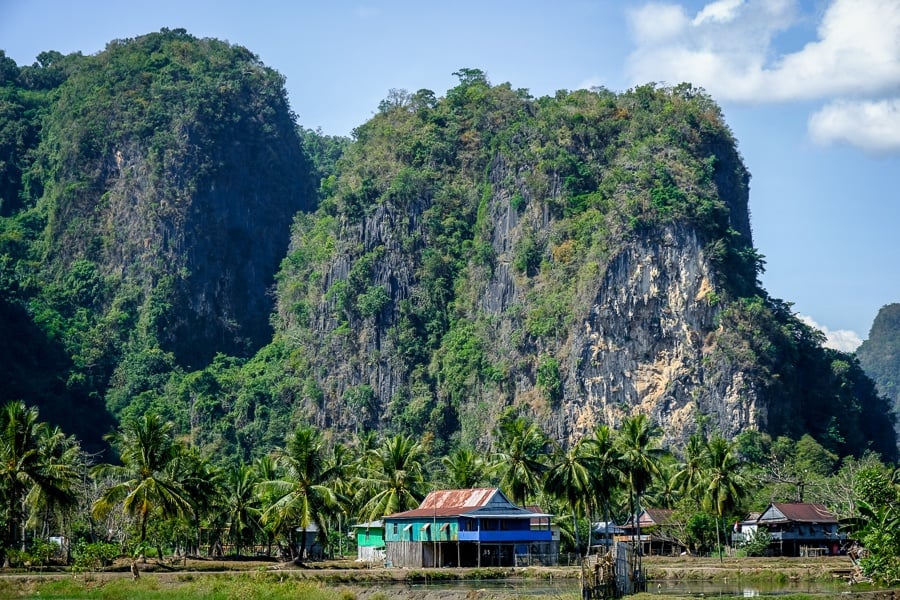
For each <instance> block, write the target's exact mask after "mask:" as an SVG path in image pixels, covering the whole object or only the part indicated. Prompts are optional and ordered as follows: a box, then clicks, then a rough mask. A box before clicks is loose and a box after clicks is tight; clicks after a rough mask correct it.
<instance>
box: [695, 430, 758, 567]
mask: <svg viewBox="0 0 900 600" xmlns="http://www.w3.org/2000/svg"><path fill="white" fill-rule="evenodd" d="M734 449H735V444H734V442H729V441H728V440H726V439H725V438H723V437H722V436H721V435H716V436H714V437H713V438H712V439H711V440H709V442H707V444H706V452H705V453H704V461H703V472H702V476H701V483H700V485H701V489H702V490H703V506H704V508H706V509H707V510H711V511H712V513H713V514H714V515H715V517H716V543H717V544H718V545H719V560H722V543H721V538H720V537H719V521H720V520H721V519H722V517H723V516H724V515H725V514H727V513H729V512H732V511H733V510H734V509H735V508H737V505H738V503H739V502H740V501H741V499H742V498H743V497H744V496H745V495H746V493H747V487H748V484H747V480H746V479H745V478H744V476H743V474H742V473H741V465H740V462H739V461H738V458H737V454H736V453H735V450H734Z"/></svg>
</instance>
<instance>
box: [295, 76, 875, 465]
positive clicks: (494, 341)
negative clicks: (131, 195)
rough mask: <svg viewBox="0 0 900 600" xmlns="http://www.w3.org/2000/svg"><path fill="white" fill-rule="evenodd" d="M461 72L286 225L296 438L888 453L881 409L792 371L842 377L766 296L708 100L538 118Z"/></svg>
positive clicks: (666, 94) (386, 117)
mask: <svg viewBox="0 0 900 600" xmlns="http://www.w3.org/2000/svg"><path fill="white" fill-rule="evenodd" d="M459 75H460V78H461V83H460V85H459V86H458V87H457V88H454V89H452V90H450V91H449V92H448V93H447V96H446V98H436V97H435V96H434V94H432V93H431V92H430V91H428V90H420V91H419V92H417V93H415V94H406V95H403V94H402V93H399V92H398V93H395V94H394V95H393V96H392V97H391V99H390V102H388V101H386V102H385V103H383V104H382V107H381V111H380V113H379V114H378V115H376V116H375V118H373V119H372V120H371V121H370V122H368V123H366V124H365V125H364V126H362V127H360V128H359V129H357V130H356V135H357V139H356V140H355V142H354V143H353V144H352V145H351V146H350V148H349V149H348V151H347V153H346V154H345V155H344V157H343V159H342V160H341V162H340V163H339V165H338V169H337V177H336V178H335V180H334V181H333V183H332V187H331V190H330V191H331V193H330V195H329V197H327V198H326V199H325V200H324V201H323V204H322V207H321V208H320V210H319V212H318V213H317V214H316V215H313V216H310V217H308V218H304V219H301V220H299V221H298V222H297V224H296V227H295V230H294V235H293V241H292V246H291V252H290V253H289V256H288V258H287V259H286V261H285V263H284V265H283V268H282V272H281V274H280V283H279V288H278V298H279V309H278V315H277V337H278V338H279V339H281V340H282V342H283V343H284V344H285V345H286V346H287V348H288V351H289V352H291V355H292V356H293V357H295V358H294V360H297V361H298V364H297V368H296V370H292V372H293V373H295V374H296V376H298V377H300V378H302V380H303V381H304V384H303V389H304V390H305V391H304V392H303V394H302V396H303V398H301V400H302V409H303V413H304V414H305V415H307V418H309V419H310V420H312V421H313V422H315V423H317V424H318V425H320V426H324V427H329V428H332V429H334V430H336V431H343V432H347V431H353V430H359V429H360V428H380V429H388V430H406V431H414V432H419V433H423V434H425V435H427V436H429V437H430V438H432V439H434V440H435V443H436V445H437V447H438V448H439V449H440V448H442V447H444V448H446V447H448V446H449V445H452V444H453V443H455V442H456V441H462V442H464V443H467V444H473V445H475V446H479V445H483V444H485V443H486V440H488V439H489V436H486V435H485V434H486V433H487V432H489V431H490V430H491V429H492V428H493V426H494V424H495V423H496V422H497V419H498V418H500V416H501V415H502V414H504V413H506V412H509V411H514V412H518V413H526V414H529V415H530V416H532V417H533V418H535V419H537V420H538V421H539V422H540V424H541V425H542V426H543V427H544V429H545V430H546V431H547V432H548V433H550V434H551V435H552V436H553V437H555V438H557V439H559V440H561V441H564V442H571V441H573V440H575V439H576V438H578V437H579V436H581V435H583V434H584V433H585V432H587V431H589V430H591V428H593V427H594V426H596V425H598V424H601V423H607V424H611V425H613V426H615V425H617V424H618V423H620V422H621V421H622V419H623V418H624V417H626V416H629V415H633V414H635V413H638V412H641V413H646V414H648V415H650V416H651V417H652V418H653V420H654V421H655V422H656V423H658V424H659V425H661V426H662V428H663V431H664V432H665V433H664V437H665V441H666V443H667V444H670V445H677V444H680V443H681V442H682V441H684V440H685V439H686V437H687V436H689V435H690V434H691V433H693V432H695V431H697V430H698V429H699V428H705V429H706V430H707V431H709V430H717V431H720V432H722V433H723V434H725V435H726V436H729V437H732V436H734V435H736V434H737V433H739V432H740V431H742V430H745V429H748V428H750V429H762V430H765V431H768V432H770V433H773V434H776V435H777V434H782V433H784V434H789V435H794V434H798V433H801V432H805V431H813V432H814V433H815V434H816V435H817V436H818V437H819V438H820V439H825V438H826V437H827V436H828V435H834V436H835V438H834V439H832V440H831V441H828V440H826V441H827V443H829V445H830V446H831V447H836V446H839V445H840V444H841V442H839V441H837V439H838V438H839V437H840V438H841V439H843V440H844V441H845V442H844V443H849V442H847V440H849V439H850V438H853V439H854V440H856V441H857V442H858V441H859V440H861V439H862V440H863V442H862V443H863V445H865V443H866V442H865V441H864V438H865V436H866V435H870V434H871V435H881V433H877V434H876V433H874V432H867V431H866V427H867V426H866V425H865V421H866V418H865V415H867V414H870V413H869V412H867V411H871V410H875V411H877V410H879V408H878V407H877V406H867V405H866V403H865V402H862V403H860V402H856V401H855V400H852V398H851V397H850V396H852V394H850V395H849V396H846V397H840V398H839V399H837V400H834V399H833V398H832V399H829V398H831V396H829V394H831V392H830V391H827V390H829V389H833V388H830V387H829V386H831V385H836V382H835V381H833V380H829V381H827V382H825V383H823V384H822V386H823V388H822V389H815V390H812V389H807V390H805V391H804V389H803V382H804V381H805V380H806V378H807V377H809V372H808V371H803V369H798V370H794V371H792V369H793V368H794V365H795V364H797V363H802V362H804V361H806V362H807V363H808V364H809V365H816V367H815V368H816V369H819V368H821V369H824V370H826V371H828V372H829V374H828V375H827V376H824V375H823V381H824V380H826V379H829V378H831V379H834V378H835V377H839V375H834V373H841V372H842V371H841V370H840V369H838V368H837V367H834V368H832V366H829V365H832V364H834V361H835V360H837V358H839V357H831V356H826V355H825V354H822V352H823V350H822V349H821V346H820V345H819V344H818V342H817V341H816V339H815V336H814V335H813V334H812V333H811V332H810V331H809V330H808V329H807V328H805V326H803V325H802V323H799V321H797V320H796V319H795V318H794V317H793V315H791V314H790V311H789V310H788V309H787V308H786V305H784V304H783V303H781V302H780V301H778V300H774V299H770V298H768V297H767V296H766V294H765V292H764V291H763V290H761V289H760V288H759V286H758V283H757V274H758V273H759V270H760V269H761V265H762V262H761V260H760V257H759V256H758V255H757V254H756V252H755V251H754V250H753V246H752V240H751V233H750V223H749V211H748V208H747V203H748V193H749V187H748V183H749V175H748V174H747V171H746V169H745V168H744V166H743V164H742V162H741V159H740V156H739V154H738V152H737V150H736V144H735V142H734V140H733V138H732V137H731V134H730V131H729V130H728V128H727V126H726V125H725V124H724V122H723V120H722V116H721V113H720V112H719V110H718V108H717V107H716V106H715V104H714V103H713V102H712V101H711V100H710V99H709V98H708V97H707V96H706V95H705V94H703V93H702V92H701V91H698V90H696V89H694V88H691V87H690V86H678V87H676V88H671V89H668V88H667V89H660V88H655V87H653V86H644V87H641V88H636V89H635V90H631V91H629V92H627V93H625V94H621V95H615V94H612V93H610V92H607V91H605V90H597V91H593V92H587V91H578V92H572V93H567V92H560V93H559V94H557V96H556V97H554V98H541V99H537V100H535V99H533V98H531V97H530V96H528V95H527V93H523V91H521V90H515V91H514V90H512V89H511V88H510V87H509V86H508V85H503V86H491V85H490V84H489V83H488V82H487V80H486V79H485V78H484V77H483V74H481V73H480V72H478V71H471V70H464V71H463V72H461V73H460V74H459ZM796 356H799V357H802V358H792V357H796ZM829 361H832V362H829ZM837 362H840V360H837ZM809 368H810V369H812V368H813V367H812V366H810V367H809ZM841 368H843V367H842V366H841ZM798 371H802V372H798ZM832 371H833V373H832ZM832 396H833V394H832ZM853 402H856V404H853ZM851 404H853V405H854V406H856V407H857V408H856V409H855V413H854V415H853V418H852V419H850V420H845V419H840V420H838V419H836V417H837V415H838V414H840V413H841V411H843V410H844V409H845V408H846V406H848V405H851ZM807 405H815V406H816V407H817V408H816V409H815V410H805V409H804V406H807ZM860 405H861V407H860ZM851 421H852V422H851ZM829 427H830V429H829ZM842 428H843V429H842ZM844 429H845V430H846V431H844ZM838 430H841V431H840V433H836V432H837V431H838ZM829 431H830V432H831V434H829V433H828V432H829ZM854 443H856V442H854ZM879 443H880V442H879Z"/></svg>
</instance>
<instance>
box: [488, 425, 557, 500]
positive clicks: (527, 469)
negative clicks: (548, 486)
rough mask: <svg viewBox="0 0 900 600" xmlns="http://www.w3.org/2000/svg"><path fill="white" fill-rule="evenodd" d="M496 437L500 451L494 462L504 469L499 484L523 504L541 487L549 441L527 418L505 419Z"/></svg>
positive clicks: (545, 469) (513, 498)
mask: <svg viewBox="0 0 900 600" xmlns="http://www.w3.org/2000/svg"><path fill="white" fill-rule="evenodd" d="M497 438H498V440H497V441H498V445H499V451H498V452H496V454H495V461H496V464H497V465H498V467H499V468H500V469H501V471H502V476H501V478H500V485H501V486H502V487H503V488H504V489H506V490H507V491H508V492H509V493H510V496H511V497H512V501H513V502H515V503H517V504H520V505H522V506H524V505H525V501H526V500H527V499H528V498H529V497H531V496H533V495H534V494H535V493H536V492H537V491H538V490H539V489H540V487H541V479H542V477H543V475H544V473H546V471H547V465H546V464H545V462H544V460H545V457H546V455H547V446H548V444H549V440H548V439H547V436H546V434H544V432H543V431H541V429H540V428H539V427H538V426H537V425H536V424H535V423H533V422H531V421H529V420H528V419H526V418H525V417H517V418H515V419H507V420H504V421H502V422H501V423H500V426H499V427H498V428H497Z"/></svg>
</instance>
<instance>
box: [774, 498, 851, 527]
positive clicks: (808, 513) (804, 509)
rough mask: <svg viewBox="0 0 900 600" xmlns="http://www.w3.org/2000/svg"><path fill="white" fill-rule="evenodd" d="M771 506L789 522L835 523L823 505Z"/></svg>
mask: <svg viewBox="0 0 900 600" xmlns="http://www.w3.org/2000/svg"><path fill="white" fill-rule="evenodd" d="M772 506H774V507H775V508H776V509H778V511H779V512H781V514H783V515H784V516H785V517H786V518H787V519H788V520H789V521H797V522H801V523H837V522H838V521H837V519H836V518H835V517H834V515H833V514H831V512H829V510H828V509H827V508H825V505H824V504H810V503H803V504H799V503H780V502H773V503H772ZM763 514H765V513H763Z"/></svg>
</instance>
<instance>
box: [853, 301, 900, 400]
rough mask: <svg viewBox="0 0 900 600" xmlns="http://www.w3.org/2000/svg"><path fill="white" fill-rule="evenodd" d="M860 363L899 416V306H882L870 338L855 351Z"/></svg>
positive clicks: (870, 332) (873, 324)
mask: <svg viewBox="0 0 900 600" xmlns="http://www.w3.org/2000/svg"><path fill="white" fill-rule="evenodd" d="M856 356H857V358H859V364H860V365H861V366H862V368H863V369H864V370H865V372H866V375H868V376H869V377H871V378H872V380H873V381H874V382H875V385H876V387H877V388H878V391H879V393H881V394H882V395H883V396H885V397H887V398H888V400H890V401H891V402H892V404H893V407H894V412H895V414H898V415H900V304H896V303H895V304H888V305H886V306H882V307H881V310H879V311H878V314H877V315H876V316H875V322H874V323H872V329H871V330H870V331H869V338H868V339H867V340H866V341H864V342H863V343H862V345H861V346H860V347H859V348H858V349H857V350H856Z"/></svg>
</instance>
